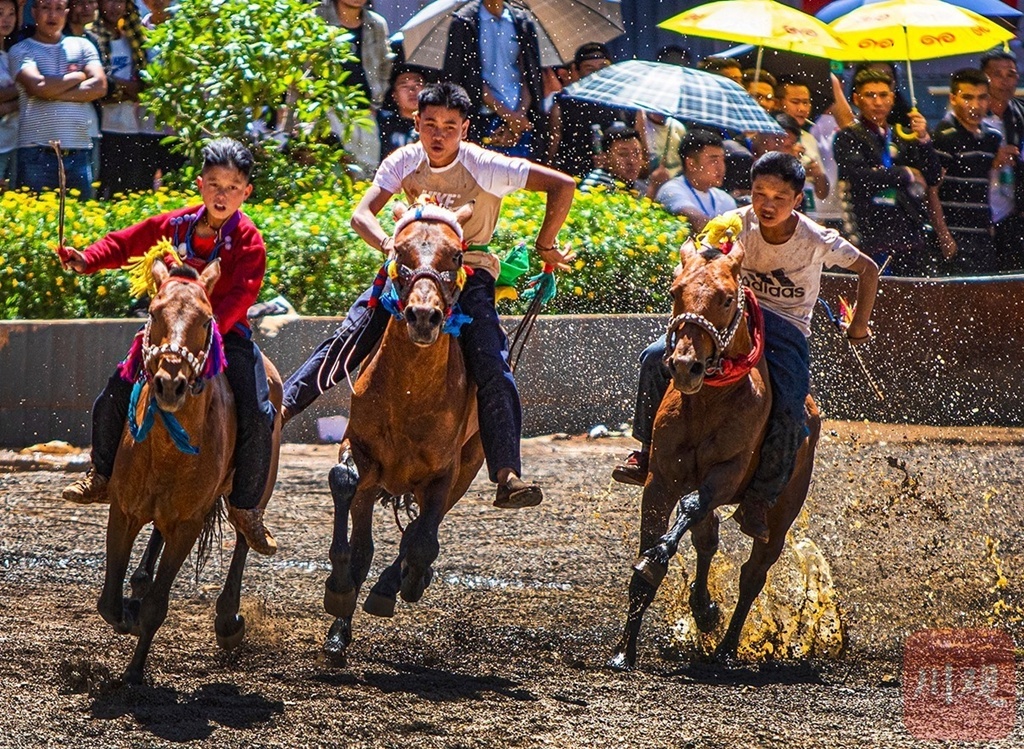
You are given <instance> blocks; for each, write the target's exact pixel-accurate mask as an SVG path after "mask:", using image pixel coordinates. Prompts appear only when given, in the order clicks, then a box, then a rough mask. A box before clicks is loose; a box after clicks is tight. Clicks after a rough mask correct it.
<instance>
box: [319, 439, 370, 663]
mask: <svg viewBox="0 0 1024 749" xmlns="http://www.w3.org/2000/svg"><path fill="white" fill-rule="evenodd" d="M328 483H329V484H330V487H331V496H332V497H333V499H334V535H333V537H332V539H331V549H330V558H331V574H330V575H328V577H327V581H326V582H325V584H324V610H325V611H327V613H328V614H331V615H332V616H333V617H334V622H333V623H332V624H331V628H330V630H329V631H328V633H327V639H326V641H325V642H324V653H325V654H326V655H327V657H328V658H329V659H330V660H331V661H332V662H334V663H335V664H336V665H344V659H345V651H346V649H347V648H348V646H349V643H350V642H351V641H352V614H353V613H354V612H355V610H356V597H357V596H358V594H359V588H358V587H357V586H356V583H355V581H354V580H353V578H352V567H351V563H352V547H351V544H350V541H349V526H348V517H349V512H350V511H351V509H352V506H353V501H354V498H356V497H357V496H358V495H359V494H362V495H369V494H370V490H365V489H364V490H363V491H362V492H357V488H358V485H359V471H358V469H357V468H356V464H355V461H354V460H353V458H352V453H351V452H350V451H348V450H346V451H345V453H344V454H343V455H342V458H341V461H340V462H339V463H338V464H337V465H336V466H334V468H332V469H331V472H330V475H329V476H328ZM361 498H362V500H363V502H364V503H365V502H366V501H367V496H363V497H361ZM371 509H372V500H371Z"/></svg>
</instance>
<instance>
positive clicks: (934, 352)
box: [0, 276, 1024, 447]
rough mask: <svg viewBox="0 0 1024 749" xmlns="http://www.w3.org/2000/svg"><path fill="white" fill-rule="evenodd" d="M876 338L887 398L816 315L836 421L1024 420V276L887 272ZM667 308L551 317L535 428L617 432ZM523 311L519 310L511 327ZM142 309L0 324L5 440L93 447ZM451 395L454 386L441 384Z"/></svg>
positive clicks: (327, 405)
mask: <svg viewBox="0 0 1024 749" xmlns="http://www.w3.org/2000/svg"><path fill="white" fill-rule="evenodd" d="M840 294H843V295H845V296H846V298H847V299H850V300H852V299H853V282H852V280H851V279H850V278H849V277H842V276H830V277H826V278H825V279H824V281H823V285H822V297H823V298H824V299H826V300H828V301H829V303H830V304H832V305H833V307H835V306H836V300H837V299H838V296H839V295H840ZM874 318H875V320H874V330H875V338H874V340H873V342H872V343H871V344H869V345H868V346H867V347H864V348H862V349H861V351H862V359H863V361H864V363H865V366H866V369H867V371H868V374H869V375H870V377H871V379H872V380H874V382H875V383H876V384H877V385H878V387H879V389H880V390H881V391H882V392H883V394H884V399H879V398H878V397H877V396H876V395H875V391H874V389H873V388H872V387H871V386H870V385H869V383H868V381H867V378H866V377H865V375H864V373H863V371H862V370H861V369H860V367H859V366H858V364H857V362H856V360H855V359H854V357H853V354H852V353H851V351H850V349H849V347H848V346H847V344H846V342H845V340H844V339H843V338H842V337H840V336H839V335H837V333H836V331H835V330H834V329H832V328H831V327H830V326H829V325H828V324H827V322H826V320H825V317H824V315H822V314H819V313H816V316H815V324H814V335H813V336H812V339H811V340H812V374H813V381H814V385H813V387H814V392H815V395H816V397H817V398H818V400H819V403H820V405H821V408H822V411H823V413H824V415H825V417H826V418H831V419H870V420H872V421H883V422H895V423H900V422H911V423H919V424H940V425H941V424H949V425H985V424H990V425H1002V426H1024V364H1022V361H1021V355H1022V351H1024V329H1022V327H1021V322H1022V321H1024V276H1015V277H1005V278H998V279H973V280H965V279H946V280H942V281H921V280H909V279H884V280H883V283H882V288H881V291H880V293H879V298H878V302H877V304H876V308H875V315H874ZM666 321H667V315H665V316H662V315H600V316H564V317H563V316H548V317H541V318H539V319H538V321H537V324H536V327H535V329H534V333H533V337H532V338H531V340H530V344H529V347H528V349H527V350H526V352H525V353H524V355H523V358H522V360H521V362H520V366H519V369H518V371H517V373H516V377H517V379H518V381H519V386H520V391H521V393H522V399H523V409H524V432H525V434H527V435H536V434H544V433H550V432H570V433H579V432H583V431H585V430H587V429H589V428H590V427H592V426H594V425H595V424H606V425H608V426H609V427H610V428H612V429H615V428H616V427H618V425H619V424H621V423H623V422H625V421H627V420H629V419H630V418H631V416H632V403H633V397H634V393H635V390H636V382H637V358H638V356H639V354H640V352H641V351H642V350H643V349H644V347H645V346H646V345H647V344H648V343H649V342H650V341H652V340H653V339H655V338H656V337H658V336H660V335H662V334H663V330H664V326H665V323H666ZM339 322H340V320H339V319H337V318H302V319H298V320H295V321H293V322H291V323H288V324H286V325H285V326H284V327H283V328H282V329H281V331H280V334H279V335H277V336H276V337H274V338H268V337H265V336H260V335H258V336H257V338H258V342H259V344H260V346H261V347H262V348H263V349H264V351H266V352H267V354H268V355H269V356H270V357H271V359H272V360H273V361H274V362H275V364H277V366H278V368H279V369H280V371H281V372H282V373H283V374H285V376H287V374H288V373H290V372H292V371H294V369H295V368H296V367H298V366H299V365H300V364H301V363H302V362H303V361H304V360H305V357H306V355H307V354H308V353H309V352H310V351H311V350H312V349H313V348H314V347H315V346H316V344H317V343H318V342H319V341H321V340H322V339H323V338H324V337H326V336H327V335H329V334H330V333H331V332H332V331H333V330H334V329H335V328H336V327H337V325H338V324H339ZM516 323H517V320H516V319H515V318H509V319H507V320H506V327H507V328H510V329H511V328H512V327H514V325H515V324H516ZM138 328H139V321H138V320H131V321H125V320H88V321H56V322H26V321H7V322H0V445H3V446H14V447H17V446H25V445H29V444H33V443H36V442H43V441H47V440H51V439H62V440H67V441H69V442H72V443H73V444H77V445H85V444H88V442H89V436H90V416H89V414H90V411H91V407H92V401H93V399H94V398H95V397H96V395H97V394H98V393H99V391H100V390H101V389H102V387H103V384H104V382H105V381H106V378H107V377H109V376H110V374H111V373H112V371H113V368H114V366H115V365H116V363H117V362H118V361H119V360H120V359H121V358H122V357H123V356H124V354H125V352H126V351H127V349H128V345H129V343H130V341H131V338H132V335H134V333H135V331H136V330H137V329H138ZM439 395H441V394H440V393H439ZM347 396H348V388H347V387H346V386H344V385H343V386H339V387H336V388H334V389H333V390H331V391H330V392H328V393H327V394H326V395H325V396H323V397H322V398H320V400H318V401H317V402H316V403H315V404H314V405H313V406H312V407H311V408H310V409H308V410H307V411H306V412H305V413H303V414H302V415H301V416H300V417H299V418H297V419H295V420H294V421H293V422H292V423H291V424H290V425H289V426H288V428H287V430H286V432H285V438H286V439H288V440H290V441H296V442H311V441H316V439H317V436H318V431H317V420H318V419H321V418H326V417H331V416H336V415H337V414H339V413H344V412H345V411H346V409H347Z"/></svg>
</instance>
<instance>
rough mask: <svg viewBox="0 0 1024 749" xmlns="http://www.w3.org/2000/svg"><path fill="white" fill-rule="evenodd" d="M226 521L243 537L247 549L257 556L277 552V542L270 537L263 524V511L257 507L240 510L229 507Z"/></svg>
mask: <svg viewBox="0 0 1024 749" xmlns="http://www.w3.org/2000/svg"><path fill="white" fill-rule="evenodd" d="M228 520H230V521H231V524H232V525H233V526H235V530H237V531H238V532H239V533H241V534H242V535H243V536H245V540H246V543H248V544H249V548H250V549H252V550H253V551H255V552H256V553H257V554H265V555H267V556H270V555H271V554H273V553H274V552H275V551H277V541H275V540H274V537H273V536H271V535H270V531H269V530H267V526H265V525H264V524H263V510H262V509H260V508H259V507H253V508H252V509H249V510H241V509H239V508H237V507H230V506H229V507H228Z"/></svg>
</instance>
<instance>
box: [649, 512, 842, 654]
mask: <svg viewBox="0 0 1024 749" xmlns="http://www.w3.org/2000/svg"><path fill="white" fill-rule="evenodd" d="M730 535H731V534H730ZM725 536H726V534H724V533H723V539H722V541H723V543H722V548H721V549H720V551H719V553H718V554H717V555H716V557H715V560H714V562H713V563H712V567H711V574H710V575H709V580H708V587H709V589H710V591H711V595H712V598H714V600H715V601H717V602H718V605H719V607H720V608H721V611H722V617H721V621H720V622H719V624H718V626H717V627H716V628H715V629H714V631H712V632H710V633H707V634H705V633H703V632H701V631H700V630H699V629H697V626H696V624H695V623H694V621H693V617H692V615H691V614H690V608H689V604H688V600H687V599H688V597H689V582H690V579H689V575H688V573H687V572H683V574H682V582H681V583H678V584H677V585H675V586H670V585H666V588H667V590H666V593H667V594H668V595H669V596H670V600H671V603H670V604H669V610H668V612H667V617H668V619H669V621H672V622H674V624H673V628H672V639H673V641H674V643H675V645H676V647H678V648H679V650H681V651H683V652H687V651H690V652H693V651H696V652H699V653H703V654H710V653H712V652H713V651H714V649H715V646H716V645H717V644H718V643H719V641H720V640H721V639H722V636H723V635H724V634H725V628H726V626H727V625H728V623H729V617H730V616H731V615H732V611H733V607H734V606H735V604H736V595H737V593H738V585H739V568H740V566H741V565H742V564H743V562H744V561H746V558H747V556H748V554H749V549H750V544H749V543H748V542H747V541H746V539H744V542H743V543H737V542H735V540H732V542H731V543H729V544H728V548H727V539H726V537H725ZM681 556H683V557H684V559H683V564H685V566H686V569H687V570H692V569H693V567H694V563H695V558H696V555H695V554H694V552H693V550H692V549H689V550H688V551H687V552H686V553H685V554H682V555H681ZM677 571H678V565H677ZM670 574H671V575H674V574H675V571H674V572H673V573H670ZM666 582H668V580H666ZM845 642H846V627H845V624H844V621H843V616H842V611H841V608H840V601H839V594H838V592H837V591H836V589H835V585H834V583H833V580H832V570H831V568H830V566H829V563H828V560H827V559H826V558H825V556H824V555H823V554H822V552H821V550H820V549H819V548H818V546H817V544H815V543H814V541H813V540H811V539H810V538H808V537H806V536H804V535H802V534H799V535H798V534H795V533H793V532H791V533H790V534H789V535H788V536H787V537H786V548H785V549H783V552H782V555H781V556H780V557H779V561H778V562H776V563H775V565H774V566H773V567H772V568H771V570H769V572H768V581H767V583H766V584H765V586H764V590H762V591H761V594H760V595H759V596H758V597H757V599H756V600H755V601H754V605H753V606H752V607H751V610H750V615H749V616H748V617H747V622H746V625H745V626H744V628H743V635H742V637H741V638H740V645H739V649H738V655H739V657H740V658H743V659H747V660H767V659H780V658H805V657H812V658H835V657H837V656H838V655H839V654H840V653H841V652H842V650H843V648H844V646H845Z"/></svg>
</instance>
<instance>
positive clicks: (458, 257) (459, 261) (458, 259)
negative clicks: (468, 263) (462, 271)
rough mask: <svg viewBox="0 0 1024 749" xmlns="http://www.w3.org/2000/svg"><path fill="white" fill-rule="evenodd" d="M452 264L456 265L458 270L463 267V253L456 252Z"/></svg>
mask: <svg viewBox="0 0 1024 749" xmlns="http://www.w3.org/2000/svg"><path fill="white" fill-rule="evenodd" d="M452 262H454V263H455V267H456V268H458V267H459V266H461V265H462V253H461V252H456V253H455V257H453V258H452Z"/></svg>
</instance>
